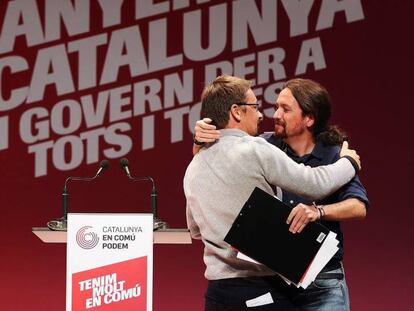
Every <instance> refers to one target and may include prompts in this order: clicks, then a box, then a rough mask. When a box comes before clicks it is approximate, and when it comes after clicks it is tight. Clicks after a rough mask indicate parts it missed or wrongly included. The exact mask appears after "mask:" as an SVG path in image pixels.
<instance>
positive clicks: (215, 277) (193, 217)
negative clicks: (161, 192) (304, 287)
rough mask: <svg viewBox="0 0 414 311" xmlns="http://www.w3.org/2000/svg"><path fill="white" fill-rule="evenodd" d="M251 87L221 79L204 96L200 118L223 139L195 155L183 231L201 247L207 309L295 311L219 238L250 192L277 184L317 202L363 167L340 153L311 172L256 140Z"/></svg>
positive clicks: (263, 272) (272, 280)
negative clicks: (207, 120) (357, 167)
mask: <svg viewBox="0 0 414 311" xmlns="http://www.w3.org/2000/svg"><path fill="white" fill-rule="evenodd" d="M250 87H251V84H250V82H249V81H246V80H243V79H239V78H236V77H231V76H221V77H218V78H216V79H215V80H214V81H213V82H212V83H211V84H210V85H209V86H207V87H206V88H205V89H204V91H203V94H202V108H201V117H202V118H204V117H209V118H211V119H212V120H213V122H214V124H215V125H216V126H217V128H218V129H219V130H220V132H221V138H220V140H219V141H218V142H217V143H215V144H212V145H209V146H206V147H205V148H203V149H202V150H201V151H200V152H199V153H198V154H197V155H195V156H194V158H193V160H192V161H191V163H190V165H189V166H188V168H187V171H186V174H185V177H184V191H185V195H186V199H187V223H188V227H189V229H190V231H191V235H192V237H193V238H196V239H201V240H202V241H203V243H204V245H205V248H204V262H205V264H206V271H205V277H206V278H207V279H208V280H209V285H208V289H207V293H206V304H205V308H206V310H244V309H245V308H246V305H247V304H256V305H262V307H261V309H260V310H285V309H286V310H292V309H293V308H294V307H293V306H292V305H290V302H289V300H288V299H286V297H285V295H284V293H283V292H281V291H279V288H281V287H279V286H278V282H279V278H276V277H274V272H273V271H271V270H269V269H268V268H266V267H265V266H262V265H257V264H254V263H251V262H247V261H244V260H240V259H238V258H236V254H237V253H236V251H234V250H233V249H232V248H231V247H230V245H228V244H227V243H225V242H224V236H225V235H226V234H227V232H228V230H229V229H230V227H231V225H232V223H233V221H234V219H235V218H236V216H237V214H238V212H239V211H240V209H241V207H242V206H243V204H244V203H245V201H246V200H247V198H248V197H249V196H250V194H251V192H252V191H253V189H254V188H255V187H259V188H261V189H263V190H264V191H266V192H268V193H270V194H272V195H274V192H273V190H272V187H271V185H274V186H276V187H281V188H283V189H286V190H288V191H291V192H294V193H297V194H299V195H301V196H303V197H307V198H310V199H318V198H322V197H325V196H327V195H328V194H330V193H332V192H334V191H336V190H337V189H338V188H339V187H341V186H342V185H344V184H346V183H347V182H348V181H349V180H351V178H352V177H354V175H355V171H356V170H355V162H356V163H357V164H358V165H359V164H360V163H359V157H358V156H357V155H356V153H355V151H353V150H349V149H347V146H345V147H344V148H343V149H342V150H341V156H342V158H340V159H339V160H338V161H337V162H336V163H334V164H332V165H329V166H320V167H317V168H310V167H307V166H304V165H302V164H297V163H295V162H294V161H293V160H291V159H290V158H289V157H288V156H287V155H286V154H285V153H283V152H282V151H281V150H280V149H278V148H276V147H275V146H273V145H270V144H268V143H267V142H266V141H265V140H264V139H263V138H260V137H254V136H255V135H257V133H258V125H259V123H260V121H261V119H262V115H261V113H260V112H259V110H258V104H257V100H256V97H255V95H254V93H253V91H252V90H251V88H250ZM344 157H346V158H344ZM350 157H352V158H353V160H352V159H351V160H350ZM351 162H354V163H351ZM262 295H265V296H262ZM247 301H250V302H247ZM266 308H267V309H266Z"/></svg>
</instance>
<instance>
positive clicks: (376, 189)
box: [0, 0, 414, 310]
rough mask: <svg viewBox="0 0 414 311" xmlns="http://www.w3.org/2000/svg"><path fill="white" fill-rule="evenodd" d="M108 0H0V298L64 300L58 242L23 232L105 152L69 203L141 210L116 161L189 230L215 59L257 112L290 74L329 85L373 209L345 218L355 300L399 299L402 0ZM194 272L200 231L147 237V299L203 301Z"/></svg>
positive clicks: (192, 304) (35, 303) (52, 209)
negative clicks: (202, 107)
mask: <svg viewBox="0 0 414 311" xmlns="http://www.w3.org/2000/svg"><path fill="white" fill-rule="evenodd" d="M116 2H119V1H113V2H111V4H110V5H111V7H108V8H106V9H104V8H103V6H102V7H101V6H100V5H99V3H98V1H61V2H60V4H59V3H58V2H57V1H46V2H44V1H37V2H36V1H34V0H31V1H29V0H27V1H2V2H1V3H0V27H2V28H1V32H0V70H1V71H0V74H1V76H0V77H1V78H0V79H1V80H0V82H1V97H0V130H1V133H0V134H1V136H0V163H1V165H0V174H1V175H0V176H1V178H0V204H1V210H2V213H1V218H0V222H1V223H0V230H1V232H0V233H1V241H2V242H1V266H0V272H1V276H2V280H3V286H2V290H1V291H0V301H1V302H0V305H1V309H2V310H63V309H64V306H65V264H66V258H65V252H66V249H65V247H66V246H65V245H63V244H44V243H42V242H41V241H40V240H39V239H38V238H36V237H35V236H34V235H33V234H32V233H31V227H33V226H45V224H46V222H47V221H48V220H50V219H53V218H57V217H60V216H61V196H60V195H61V191H62V187H63V183H64V180H65V178H66V177H67V176H79V175H80V176H85V175H86V176H89V175H93V174H94V173H95V171H96V169H97V166H98V162H99V161H100V160H102V159H104V158H109V159H110V165H111V166H110V168H109V170H108V171H107V172H105V174H104V175H103V176H102V178H100V179H99V180H97V181H96V182H94V183H75V182H74V183H72V184H70V186H69V191H70V210H71V211H73V212H114V211H116V212H147V211H149V205H150V202H149V192H150V186H149V185H147V184H131V183H129V182H128V180H127V179H126V178H125V176H124V174H123V172H122V171H121V170H120V168H119V165H118V160H119V158H121V157H123V156H127V157H128V158H129V160H130V162H131V170H132V172H133V174H135V175H150V176H152V177H153V178H154V179H155V181H156V183H157V187H158V193H159V215H160V216H161V218H163V219H164V220H166V221H167V222H168V223H169V224H170V226H171V227H174V228H177V227H185V226H186V223H185V198H184V194H183V191H182V178H183V175H184V172H185V169H186V166H187V165H188V163H189V161H190V160H191V145H192V142H191V130H192V127H193V120H195V119H196V118H197V107H199V106H198V105H197V103H198V101H199V94H200V92H201V90H202V87H203V85H204V84H205V83H206V82H209V81H206V80H207V77H206V72H207V71H208V68H212V67H213V64H217V63H219V62H228V63H226V68H225V70H224V71H225V72H227V73H233V74H237V75H239V76H245V77H246V78H248V79H254V80H255V81H256V93H257V95H258V98H259V99H261V100H262V104H263V108H264V109H265V111H267V113H268V114H269V115H270V114H271V107H272V103H273V101H274V98H275V90H276V89H277V86H278V85H279V84H278V83H280V82H283V81H285V80H286V79H289V78H293V77H295V76H300V77H307V78H312V79H315V80H317V81H319V82H321V83H322V84H323V85H324V86H326V88H327V89H328V90H329V91H330V93H331V97H332V98H333V103H334V115H333V123H336V124H339V125H340V126H341V127H342V128H343V129H345V130H346V131H347V133H348V134H349V136H350V138H351V145H352V147H355V148H356V149H357V150H358V152H359V153H360V155H361V157H362V161H363V171H362V172H361V179H362V181H363V182H364V184H365V186H366V188H367V190H368V194H369V198H370V201H371V204H372V206H371V210H370V211H369V213H368V217H367V219H366V220H365V221H362V222H352V223H351V222H349V223H346V224H345V225H344V231H345V238H346V240H345V243H346V245H345V266H346V272H347V279H348V285H349V288H350V295H351V305H352V309H353V310H371V309H375V310H388V309H391V308H392V309H395V310H408V309H410V308H409V306H410V305H411V303H410V302H411V301H410V295H411V294H412V292H413V290H414V288H413V283H412V281H413V279H414V274H413V272H412V270H411V265H412V262H413V259H414V250H413V247H412V241H411V238H412V236H413V235H412V233H413V230H412V225H411V223H412V218H413V217H414V212H413V209H412V208H411V206H410V199H409V191H410V190H411V186H412V182H411V180H412V179H411V176H412V174H413V159H414V157H413V148H412V146H411V135H412V130H410V129H409V128H411V126H410V122H411V119H412V114H413V108H412V104H411V98H410V96H409V95H410V89H411V88H412V80H411V79H410V77H411V75H412V73H413V71H414V66H413V58H412V57H413V56H412V55H414V54H413V52H414V49H413V47H412V42H411V41H412V39H411V29H412V27H410V24H411V21H412V19H413V18H414V14H413V13H414V5H413V4H412V2H411V1H408V0H406V1H404V0H400V1H388V2H385V1H381V3H380V2H379V1H374V0H365V1H358V0H353V1H351V0H348V1H345V0H344V1H334V0H332V1H328V0H326V1H315V3H313V4H312V6H311V7H310V9H309V12H308V11H307V10H306V8H305V7H304V4H303V3H302V4H301V5H300V6H298V7H297V8H293V7H290V5H292V3H294V2H296V1H289V2H288V1H266V0H263V1H259V0H258V1H250V0H246V1H244V0H242V1H185V0H184V1H170V2H168V1H136V2H135V1H124V2H125V3H123V4H122V6H121V7H120V9H119V10H117V8H116V5H115V3H116ZM302 2H303V1H302ZM21 3H22V4H21ZM53 3H54V4H56V5H53ZM145 3H146V4H147V6H146V5H145ZM73 5H75V6H74V7H73ZM341 5H343V6H342V7H341ZM288 12H289V14H288ZM301 12H302V14H301ZM333 12H336V13H333ZM307 13H309V14H307ZM145 15H146V16H145ZM59 16H60V17H59ZM199 24H200V25H201V27H202V28H201V29H202V30H201V31H199V32H198V30H197V29H198V28H197V25H199ZM215 26H216V27H217V28H215ZM81 53H82V54H81ZM79 55H81V57H79ZM298 63H299V64H300V65H298ZM229 64H234V68H237V69H235V72H232V71H231V70H229ZM301 66H302V67H301ZM266 68H267V69H266ZM301 68H302V69H301ZM171 90H176V92H175V93H174V91H171ZM13 91H14V93H13ZM19 91H20V92H21V94H22V95H21V96H22V97H21V98H20V99H19V97H18V93H16V92H19ZM16 94H17V95H16ZM99 97H101V102H99V101H98V98H99ZM88 103H89V104H88ZM99 107H100V108H99ZM92 108H93V109H92ZM104 108H107V109H112V110H111V111H112V112H110V111H108V110H104ZM94 109H98V110H97V111H102V112H103V114H102V119H101V118H100V117H99V116H100V115H99V113H98V112H97V113H96V114H95V115H94V113H93V112H94ZM99 109H102V110H99ZM30 115H32V116H33V117H32V118H30ZM42 121H43V122H42ZM272 127H273V125H272V120H271V118H266V119H265V121H264V123H263V126H262V128H263V129H265V130H271V129H272ZM114 129H116V131H114ZM98 144H99V145H98ZM42 148H44V149H42ZM34 150H36V151H34ZM42 150H43V151H42ZM45 155H46V156H45ZM203 272H204V264H203V261H202V245H201V243H200V242H199V241H194V243H193V244H192V245H155V248H154V310H201V309H202V306H203V293H204V290H205V286H206V281H205V279H204V277H203Z"/></svg>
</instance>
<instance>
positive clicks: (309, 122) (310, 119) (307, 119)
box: [305, 114, 315, 127]
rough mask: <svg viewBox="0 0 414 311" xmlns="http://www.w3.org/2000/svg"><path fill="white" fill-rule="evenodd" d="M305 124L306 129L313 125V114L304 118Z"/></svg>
mask: <svg viewBox="0 0 414 311" xmlns="http://www.w3.org/2000/svg"><path fill="white" fill-rule="evenodd" d="M305 123H306V126H307V127H312V126H313V125H314V124H315V116H314V115H313V114H308V115H307V116H306V117H305Z"/></svg>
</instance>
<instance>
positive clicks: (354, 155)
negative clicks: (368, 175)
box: [339, 141, 361, 172]
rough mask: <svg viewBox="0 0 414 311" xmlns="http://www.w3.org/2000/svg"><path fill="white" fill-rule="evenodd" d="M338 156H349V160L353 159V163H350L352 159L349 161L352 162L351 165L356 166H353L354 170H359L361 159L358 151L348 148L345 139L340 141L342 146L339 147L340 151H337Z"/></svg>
mask: <svg viewBox="0 0 414 311" xmlns="http://www.w3.org/2000/svg"><path fill="white" fill-rule="evenodd" d="M339 156H340V157H341V158H343V157H345V158H350V159H349V160H350V161H351V159H353V160H354V161H355V163H352V161H351V163H352V165H354V166H355V165H356V166H357V167H354V168H355V170H356V171H357V172H358V171H360V170H361V159H360V157H359V155H358V153H357V152H356V151H355V150H353V149H349V146H348V142H347V141H344V142H343V143H342V148H341V151H340V153H339Z"/></svg>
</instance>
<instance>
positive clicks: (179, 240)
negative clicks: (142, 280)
mask: <svg viewBox="0 0 414 311" xmlns="http://www.w3.org/2000/svg"><path fill="white" fill-rule="evenodd" d="M32 232H33V233H34V234H35V235H36V236H37V237H38V238H39V239H40V240H42V242H44V243H66V242H67V232H66V231H53V230H50V229H49V228H48V227H33V228H32ZM154 244H191V236H190V231H189V230H188V229H159V230H157V231H154Z"/></svg>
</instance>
